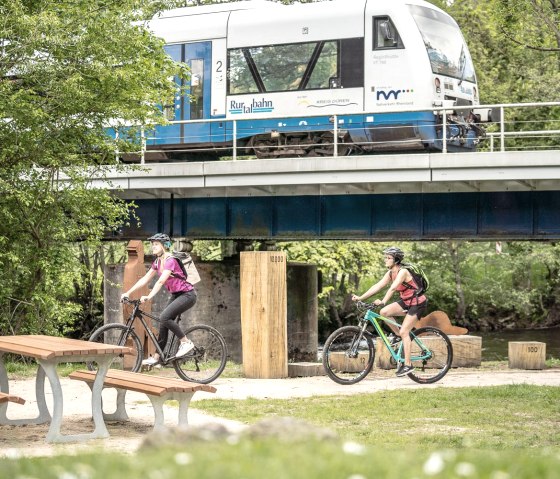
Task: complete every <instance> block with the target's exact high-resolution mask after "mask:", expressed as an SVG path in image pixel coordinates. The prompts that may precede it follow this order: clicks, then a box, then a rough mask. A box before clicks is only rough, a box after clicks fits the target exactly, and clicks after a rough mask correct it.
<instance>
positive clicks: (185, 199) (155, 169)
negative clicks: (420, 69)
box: [93, 103, 560, 240]
mask: <svg viewBox="0 0 560 479" xmlns="http://www.w3.org/2000/svg"><path fill="white" fill-rule="evenodd" d="M558 106H560V103H546V104H531V105H528V104H523V105H491V106H490V107H494V108H495V107H499V108H500V109H502V112H503V114H502V120H501V122H500V123H499V124H497V125H494V128H493V129H494V131H491V132H490V133H489V136H488V139H487V140H486V141H485V143H483V144H482V145H481V146H482V149H485V150H487V151H479V152H475V153H408V154H393V155H371V156H345V157H321V158H319V157H317V158H287V159H267V160H257V159H250V160H239V159H238V160H237V161H213V162H182V163H152V164H150V163H144V164H143V165H141V166H142V168H140V169H138V170H136V171H133V172H127V173H126V174H125V173H119V172H116V171H111V172H109V174H108V176H107V178H106V179H103V180H101V179H93V185H94V186H98V187H105V188H106V187H108V185H107V181H110V182H111V183H112V185H113V186H111V188H114V189H115V190H116V191H117V190H118V195H119V196H121V197H123V198H125V199H128V200H134V202H135V203H136V204H137V205H138V210H137V214H138V216H139V217H140V219H141V225H140V226H138V225H134V226H132V227H131V228H128V229H125V230H123V231H122V236H120V238H138V237H139V236H142V235H144V234H145V235H148V234H151V233H153V232H156V231H165V232H168V233H170V234H171V235H172V236H174V237H185V238H189V239H208V238H223V239H225V238H236V239H243V238H246V239H276V240H288V239H319V238H348V239H350V238H352V239H373V240H390V239H399V240H403V239H410V240H436V239H443V238H458V239H550V240H556V239H559V238H560V221H559V219H560V214H559V212H560V142H559V141H558V140H559V139H560V131H559V130H557V129H555V128H554V125H555V123H554V120H553V119H550V120H548V121H547V122H546V125H545V128H544V129H543V126H542V124H544V123H545V122H543V121H542V120H541V121H540V123H537V122H532V121H529V120H526V119H525V120H523V121H519V120H515V121H513V120H511V121H510V120H508V111H513V112H516V115H514V116H516V118H518V117H519V116H521V117H523V118H527V117H528V116H527V115H519V111H520V110H522V109H526V108H533V109H534V108H550V107H558ZM553 113H554V114H552V115H551V117H553V118H559V120H560V116H559V115H558V114H557V113H558V109H556V110H553ZM444 117H445V115H444ZM335 124H336V122H335ZM535 125H538V128H535V127H534V126H535ZM335 151H336V150H335ZM234 157H235V156H234Z"/></svg>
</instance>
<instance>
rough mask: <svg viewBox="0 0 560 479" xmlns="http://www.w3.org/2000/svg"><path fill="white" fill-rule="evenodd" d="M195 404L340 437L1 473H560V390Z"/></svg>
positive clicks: (64, 461) (66, 459)
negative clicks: (294, 422) (301, 424)
mask: <svg viewBox="0 0 560 479" xmlns="http://www.w3.org/2000/svg"><path fill="white" fill-rule="evenodd" d="M71 366H74V365H73V364H72V365H71ZM483 368H484V369H486V370H494V369H503V365H500V364H486V365H484V366H483ZM233 369H234V371H233V374H237V372H235V368H233ZM33 372H34V369H33V370H32V371H31V373H33ZM194 407H196V408H197V409H201V410H203V411H205V412H208V413H210V414H213V415H216V416H221V417H226V418H229V419H234V420H237V421H242V422H244V423H246V424H254V423H256V422H257V421H259V420H260V419H263V418H270V417H271V416H278V417H281V416H291V417H295V418H299V419H301V420H303V421H306V422H307V423H309V424H311V425H315V426H320V427H325V428H328V429H330V430H333V431H335V432H336V433H337V435H338V437H339V439H338V440H323V441H317V440H315V439H308V440H305V441H299V442H292V441H290V442H289V443H286V442H283V441H281V440H277V439H271V438H260V439H251V438H249V437H246V436H229V437H227V438H225V439H222V440H216V441H212V442H211V443H209V442H206V441H204V440H201V439H197V440H194V439H191V440H185V439H183V441H184V442H181V441H176V443H175V444H173V445H172V446H170V445H169V444H165V446H163V447H160V448H157V447H156V448H146V449H143V450H141V452H139V453H138V454H134V455H131V456H126V455H117V454H106V453H101V452H97V453H96V452H95V450H92V453H91V454H80V455H77V456H65V455H58V456H55V457H52V458H14V459H0V478H2V479H3V478H9V479H51V478H53V479H55V478H56V479H78V478H79V479H82V478H83V479H112V478H122V477H127V476H128V477H141V478H144V477H145V478H149V479H152V478H153V479H160V478H161V479H167V478H173V477H200V478H204V479H213V478H216V479H218V478H219V479H230V478H231V479H238V478H244V479H262V478H263V477H267V478H271V479H283V478H286V479H287V478H289V479H299V478H301V479H315V478H317V479H319V478H320V479H325V478H328V479H330V478H341V479H366V478H367V479H369V478H388V479H393V478H394V479H397V478H398V479H400V478H410V479H413V478H417V479H429V478H436V479H448V478H450V479H455V478H456V479H464V478H469V477H471V478H473V479H474V478H477V479H478V478H487V479H540V478H543V479H558V478H559V477H560V474H559V472H558V471H560V387H550V386H532V385H510V386H495V387H484V388H482V387H477V388H461V389H455V388H443V387H441V388H426V389H413V390H395V391H381V392H376V393H371V394H360V395H354V396H330V397H313V398H305V399H289V400H257V399H247V400H219V399H212V400H200V401H197V402H196V403H195V405H194ZM3 432H4V431H2V433H3Z"/></svg>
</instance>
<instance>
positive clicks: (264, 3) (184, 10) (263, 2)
mask: <svg viewBox="0 0 560 479" xmlns="http://www.w3.org/2000/svg"><path fill="white" fill-rule="evenodd" d="M283 6H284V5H283V4H281V3H277V2H273V1H271V0H246V1H241V2H228V3H217V4H213V5H201V6H193V7H181V8H174V9H172V10H168V11H165V12H162V13H161V14H159V15H157V16H156V17H155V18H154V20H157V19H163V18H173V17H184V16H192V15H204V14H207V13H220V12H233V11H236V10H250V9H254V8H275V7H283Z"/></svg>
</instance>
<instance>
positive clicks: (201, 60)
mask: <svg viewBox="0 0 560 479" xmlns="http://www.w3.org/2000/svg"><path fill="white" fill-rule="evenodd" d="M165 51H166V52H167V54H168V55H169V56H171V58H173V60H175V61H181V62H183V63H186V64H187V65H188V66H189V68H190V70H191V76H190V78H189V79H188V80H186V83H182V80H180V79H179V78H177V79H176V82H177V83H178V84H179V85H180V86H183V87H184V90H185V94H184V95H176V96H175V98H174V103H173V105H169V106H166V107H165V110H166V114H167V118H168V120H171V121H183V120H204V119H207V118H210V94H211V64H212V43H211V42H197V43H185V44H176V45H167V46H166V47H165ZM153 140H154V141H152V142H149V144H156V145H180V144H183V143H187V144H195V143H196V144H198V143H208V142H210V123H194V124H183V123H179V124H175V125H167V126H158V127H156V130H155V138H154V139H153Z"/></svg>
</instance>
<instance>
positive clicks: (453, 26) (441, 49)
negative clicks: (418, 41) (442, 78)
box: [409, 5, 476, 82]
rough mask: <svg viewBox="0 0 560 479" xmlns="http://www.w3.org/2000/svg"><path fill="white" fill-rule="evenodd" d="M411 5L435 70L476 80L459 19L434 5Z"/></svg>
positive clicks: (442, 73) (460, 78) (471, 80)
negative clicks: (433, 8) (436, 8)
mask: <svg viewBox="0 0 560 479" xmlns="http://www.w3.org/2000/svg"><path fill="white" fill-rule="evenodd" d="M409 8H410V12H411V13H412V16H413V17H414V20H415V21H416V25H418V28H419V29H420V33H421V34H422V38H423V39H424V45H425V46H426V50H427V52H428V57H429V58H430V63H431V64H432V71H433V72H434V73H437V74H440V75H446V76H450V77H453V78H457V79H459V80H466V81H470V82H475V81H476V78H475V75H474V67H473V64H472V60H471V55H470V53H469V50H468V48H467V45H466V43H465V40H464V39H463V35H462V34H461V30H460V29H459V26H458V25H457V23H456V22H455V20H453V19H452V18H451V17H450V16H448V15H445V14H443V13H441V12H438V11H436V10H432V9H431V8H426V7H420V6H418V5H409Z"/></svg>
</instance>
